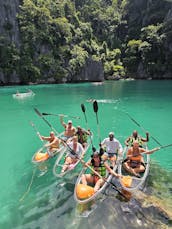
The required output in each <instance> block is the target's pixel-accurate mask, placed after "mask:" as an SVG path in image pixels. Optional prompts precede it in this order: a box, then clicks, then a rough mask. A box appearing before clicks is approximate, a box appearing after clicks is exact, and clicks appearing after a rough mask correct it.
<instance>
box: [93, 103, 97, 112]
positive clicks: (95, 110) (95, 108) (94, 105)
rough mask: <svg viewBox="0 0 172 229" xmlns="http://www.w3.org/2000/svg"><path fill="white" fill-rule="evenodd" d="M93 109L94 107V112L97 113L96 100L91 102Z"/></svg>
mask: <svg viewBox="0 0 172 229" xmlns="http://www.w3.org/2000/svg"><path fill="white" fill-rule="evenodd" d="M93 109H94V112H95V113H97V111H98V103H97V101H96V100H95V101H94V102H93Z"/></svg>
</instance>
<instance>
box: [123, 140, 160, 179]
mask: <svg viewBox="0 0 172 229" xmlns="http://www.w3.org/2000/svg"><path fill="white" fill-rule="evenodd" d="M159 149H160V147H156V148H154V149H152V150H146V149H144V148H141V147H139V142H138V141H134V142H133V146H131V147H130V148H129V149H128V152H127V158H126V159H125V160H124V163H123V167H124V168H125V170H126V171H128V172H129V173H131V174H133V175H135V176H137V177H140V173H142V172H144V171H145V166H144V160H143V155H142V154H152V153H154V152H155V151H157V150H159Z"/></svg>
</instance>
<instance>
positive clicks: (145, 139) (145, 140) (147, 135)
mask: <svg viewBox="0 0 172 229" xmlns="http://www.w3.org/2000/svg"><path fill="white" fill-rule="evenodd" d="M141 140H142V142H148V141H149V133H148V132H146V138H141Z"/></svg>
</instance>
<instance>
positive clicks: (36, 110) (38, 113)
mask: <svg viewBox="0 0 172 229" xmlns="http://www.w3.org/2000/svg"><path fill="white" fill-rule="evenodd" d="M34 111H35V112H36V113H37V115H39V116H40V117H42V114H41V113H40V112H39V111H38V109H36V108H34Z"/></svg>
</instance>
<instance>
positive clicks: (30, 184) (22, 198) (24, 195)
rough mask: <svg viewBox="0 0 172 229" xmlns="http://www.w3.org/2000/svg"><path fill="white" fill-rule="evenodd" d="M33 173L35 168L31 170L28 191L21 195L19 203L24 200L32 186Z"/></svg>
mask: <svg viewBox="0 0 172 229" xmlns="http://www.w3.org/2000/svg"><path fill="white" fill-rule="evenodd" d="M35 172H36V167H35V169H33V172H32V177H31V181H30V183H29V186H28V189H27V190H26V192H25V193H24V194H23V196H22V197H21V198H20V199H19V201H20V202H21V201H23V200H24V199H25V197H26V195H27V194H28V193H29V192H30V189H31V186H32V183H33V178H34V175H35Z"/></svg>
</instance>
